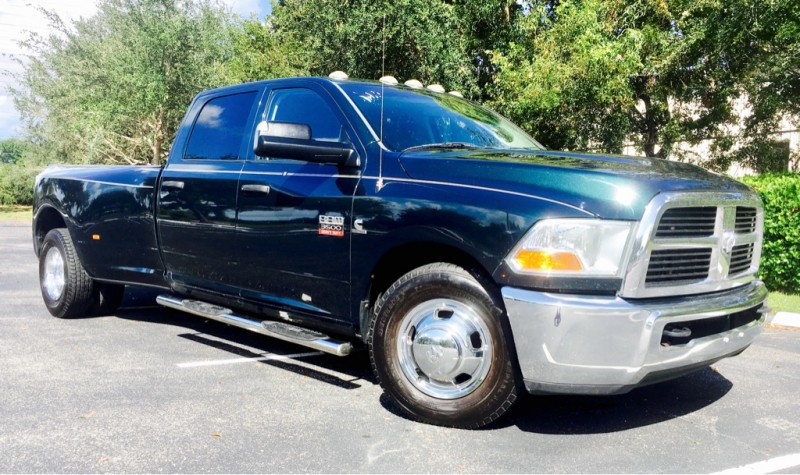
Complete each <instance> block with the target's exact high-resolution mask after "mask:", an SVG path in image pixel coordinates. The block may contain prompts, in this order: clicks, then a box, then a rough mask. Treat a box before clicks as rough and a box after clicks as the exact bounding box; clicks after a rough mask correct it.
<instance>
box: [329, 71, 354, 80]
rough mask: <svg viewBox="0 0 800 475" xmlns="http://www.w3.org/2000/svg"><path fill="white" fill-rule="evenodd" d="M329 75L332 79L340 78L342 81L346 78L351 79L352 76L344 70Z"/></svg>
mask: <svg viewBox="0 0 800 475" xmlns="http://www.w3.org/2000/svg"><path fill="white" fill-rule="evenodd" d="M328 77H329V78H331V79H338V80H340V81H344V80H345V79H349V77H350V76H348V75H347V73H346V72H344V71H334V72H332V73H330V74H328Z"/></svg>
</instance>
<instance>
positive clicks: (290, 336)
mask: <svg viewBox="0 0 800 475" xmlns="http://www.w3.org/2000/svg"><path fill="white" fill-rule="evenodd" d="M156 302H157V303H158V304H159V305H163V306H165V307H169V308H174V309H176V310H180V311H182V312H186V313H191V314H192V315H198V316H200V317H205V318H209V319H211V320H216V321H218V322H222V323H227V324H228V325H233V326H235V327H239V328H244V329H245V330H250V331H252V332H255V333H260V334H262V335H266V336H269V337H272V338H277V339H278V340H283V341H288V342H289V343H295V344H297V345H301V346H305V347H307V348H312V349H315V350H319V351H323V352H325V353H329V354H331V355H336V356H347V355H349V354H350V351H351V350H352V349H353V345H352V344H350V342H342V341H336V340H333V339H331V338H330V337H329V336H328V335H325V334H323V333H319V332H316V331H314V330H309V329H307V328H303V327H299V326H296V325H292V324H289V323H285V322H274V321H269V320H268V321H260V320H253V319H252V318H248V317H245V316H243V315H237V314H235V313H233V311H231V310H230V309H227V308H225V307H220V306H218V305H214V304H210V303H207V302H201V301H200V300H191V299H182V298H179V297H175V296H172V295H159V296H158V297H156Z"/></svg>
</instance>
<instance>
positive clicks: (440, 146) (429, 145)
mask: <svg viewBox="0 0 800 475" xmlns="http://www.w3.org/2000/svg"><path fill="white" fill-rule="evenodd" d="M451 148H477V145H475V144H471V143H464V142H439V143H427V144H424V145H414V146H413V147H408V148H406V149H403V151H402V153H406V152H413V151H415V150H432V149H451Z"/></svg>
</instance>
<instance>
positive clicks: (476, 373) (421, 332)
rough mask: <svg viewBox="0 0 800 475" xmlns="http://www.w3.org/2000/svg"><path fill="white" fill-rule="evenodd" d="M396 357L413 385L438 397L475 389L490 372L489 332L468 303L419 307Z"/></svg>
mask: <svg viewBox="0 0 800 475" xmlns="http://www.w3.org/2000/svg"><path fill="white" fill-rule="evenodd" d="M397 355H398V357H399V361H400V367H401V368H402V370H403V374H404V375H405V377H406V378H407V379H408V380H409V381H410V382H411V384H412V385H414V387H416V388H417V389H419V390H420V391H422V392H423V393H425V394H427V395H428V396H432V397H435V398H439V399H457V398H461V397H464V396H466V395H468V394H470V393H471V392H473V391H475V390H476V389H477V388H478V387H479V386H480V385H481V383H482V382H483V380H484V379H485V378H486V375H487V374H488V373H489V367H490V366H491V360H492V342H491V338H490V336H489V330H488V328H486V325H485V324H484V322H483V320H482V319H481V318H480V317H479V316H478V314H477V313H476V311H475V310H474V309H472V307H470V306H469V305H466V304H463V303H461V302H458V301H455V300H450V299H437V300H429V301H427V302H423V303H421V304H420V305H417V306H416V307H414V308H413V309H411V311H410V312H408V313H407V314H406V315H405V317H403V320H402V321H401V322H400V335H399V338H398V340H397Z"/></svg>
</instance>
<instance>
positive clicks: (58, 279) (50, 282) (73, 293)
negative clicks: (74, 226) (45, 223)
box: [39, 228, 94, 318]
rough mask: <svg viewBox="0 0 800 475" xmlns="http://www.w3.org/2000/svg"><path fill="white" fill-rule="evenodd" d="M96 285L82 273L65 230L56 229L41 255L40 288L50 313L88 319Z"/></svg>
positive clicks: (43, 247) (49, 234) (49, 236)
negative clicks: (85, 316)
mask: <svg viewBox="0 0 800 475" xmlns="http://www.w3.org/2000/svg"><path fill="white" fill-rule="evenodd" d="M93 284H94V283H93V282H92V278H91V277H89V275H88V274H87V273H86V271H85V270H84V269H83V266H82V265H81V263H80V260H79V259H78V254H77V252H76V251H75V245H74V244H73V243H72V238H71V237H70V235H69V232H67V230H66V229H63V228H59V229H53V230H52V231H50V232H49V233H47V236H45V238H44V242H43V243H42V249H41V252H40V254H39V286H40V287H41V289H42V298H43V299H44V303H45V305H46V306H47V310H48V311H49V312H50V314H52V315H53V316H54V317H58V318H71V317H81V316H84V315H86V313H87V312H86V311H87V309H88V308H89V306H90V305H92V304H93V303H94V298H93V295H92V294H93V291H94V285H93Z"/></svg>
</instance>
